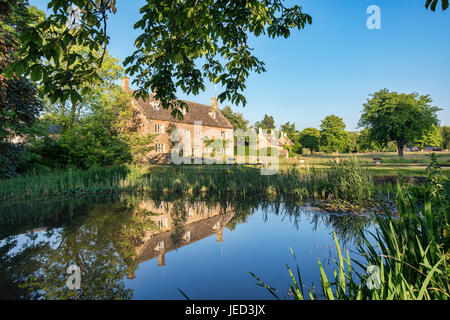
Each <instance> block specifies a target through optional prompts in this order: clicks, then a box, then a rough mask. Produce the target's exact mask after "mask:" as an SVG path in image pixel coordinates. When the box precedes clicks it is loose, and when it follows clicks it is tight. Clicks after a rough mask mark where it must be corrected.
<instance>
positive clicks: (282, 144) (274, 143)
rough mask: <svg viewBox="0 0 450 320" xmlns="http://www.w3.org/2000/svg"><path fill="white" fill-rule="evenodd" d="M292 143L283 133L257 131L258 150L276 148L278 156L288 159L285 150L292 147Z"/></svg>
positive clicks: (287, 153)
mask: <svg viewBox="0 0 450 320" xmlns="http://www.w3.org/2000/svg"><path fill="white" fill-rule="evenodd" d="M293 145H294V143H293V142H292V140H291V139H289V137H288V136H287V134H286V133H285V132H283V131H278V130H270V131H269V130H263V129H261V128H260V129H259V131H258V149H262V148H276V149H278V152H279V155H280V156H284V157H286V158H288V157H289V151H288V150H287V148H289V147H291V146H293Z"/></svg>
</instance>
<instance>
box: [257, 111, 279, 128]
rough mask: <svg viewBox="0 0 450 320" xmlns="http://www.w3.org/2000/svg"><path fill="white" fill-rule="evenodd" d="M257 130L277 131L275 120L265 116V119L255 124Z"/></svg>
mask: <svg viewBox="0 0 450 320" xmlns="http://www.w3.org/2000/svg"><path fill="white" fill-rule="evenodd" d="M255 128H256V129H257V130H259V129H268V130H271V129H275V120H274V119H273V117H272V116H268V115H267V114H265V115H264V119H262V120H261V121H258V122H256V123H255Z"/></svg>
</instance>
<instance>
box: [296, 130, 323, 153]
mask: <svg viewBox="0 0 450 320" xmlns="http://www.w3.org/2000/svg"><path fill="white" fill-rule="evenodd" d="M299 142H300V144H301V145H302V147H304V148H307V149H309V150H310V151H311V154H313V153H314V151H318V150H319V145H320V131H319V130H318V129H316V128H306V129H305V130H303V131H302V132H301V133H300V138H299Z"/></svg>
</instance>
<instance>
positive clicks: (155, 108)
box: [153, 101, 159, 111]
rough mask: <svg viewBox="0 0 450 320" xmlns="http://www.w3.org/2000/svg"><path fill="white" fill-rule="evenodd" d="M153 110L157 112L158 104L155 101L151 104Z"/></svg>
mask: <svg viewBox="0 0 450 320" xmlns="http://www.w3.org/2000/svg"><path fill="white" fill-rule="evenodd" d="M153 110H155V111H159V102H157V101H155V102H153Z"/></svg>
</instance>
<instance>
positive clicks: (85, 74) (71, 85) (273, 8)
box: [8, 0, 312, 117]
mask: <svg viewBox="0 0 450 320" xmlns="http://www.w3.org/2000/svg"><path fill="white" fill-rule="evenodd" d="M48 8H49V9H52V12H51V14H50V15H49V16H48V17H46V18H45V20H43V21H42V22H40V23H38V24H37V25H30V24H27V23H25V24H24V25H23V27H24V28H23V30H21V32H20V39H21V41H20V42H21V45H20V51H19V53H18V60H17V61H16V62H15V63H14V64H13V65H12V66H11V67H10V68H9V69H8V74H9V75H12V74H16V75H17V76H31V77H32V79H33V80H35V81H40V82H41V85H42V93H43V94H45V95H46V96H47V97H48V98H50V100H51V102H53V103H54V102H57V101H59V102H61V103H64V102H65V101H67V100H70V101H71V102H72V103H75V102H76V101H80V100H81V96H80V95H79V89H80V88H81V87H82V86H83V84H84V83H85V82H91V81H96V80H98V79H99V78H100V77H99V74H98V72H97V71H98V69H99V68H100V66H101V65H102V63H103V60H104V57H105V55H106V50H107V46H108V44H109V36H108V32H107V27H108V25H107V22H108V17H109V16H110V15H111V14H115V13H116V11H117V9H116V0H73V1H63V0H50V1H49V3H48ZM141 14H142V16H141V19H140V20H139V21H137V22H136V23H135V25H134V27H135V28H136V29H141V30H142V34H141V35H140V36H139V37H138V38H137V39H136V47H137V50H136V51H135V52H134V53H133V55H131V56H130V57H128V58H127V59H126V60H125V61H124V63H125V65H126V66H127V67H128V68H127V72H128V73H129V74H131V75H135V80H134V82H135V83H136V84H137V85H138V87H139V90H138V91H137V92H136V95H137V96H138V97H145V96H146V95H147V94H148V91H149V90H151V91H153V92H154V93H155V94H156V99H158V100H160V101H161V102H162V105H163V107H164V108H169V107H172V111H173V112H172V115H173V116H174V117H182V110H180V108H179V107H178V106H175V104H176V103H175V100H174V99H175V98H176V90H177V88H179V89H181V90H182V91H183V92H185V93H188V94H191V93H193V94H197V93H199V92H200V91H201V90H204V89H205V86H204V81H205V80H206V79H208V80H209V81H211V82H214V83H220V84H221V85H222V87H223V88H224V92H222V93H221V94H220V95H219V99H220V101H221V102H223V101H224V100H225V99H228V100H230V101H232V103H236V104H238V103H242V104H245V103H246V100H245V98H244V96H243V95H242V93H241V92H242V91H243V90H244V89H245V81H246V79H247V77H248V75H249V74H250V72H256V73H260V72H263V71H265V68H264V62H263V61H261V60H260V59H258V58H257V57H256V56H254V55H253V53H252V48H251V47H250V45H249V43H248V38H249V35H254V36H260V35H263V34H266V35H267V36H269V37H270V38H275V37H280V36H282V37H285V38H287V37H289V36H290V34H291V31H292V29H303V28H305V27H306V25H308V24H311V23H312V19H311V17H310V16H309V15H307V14H305V13H303V11H302V9H301V7H300V6H297V5H294V6H292V7H287V6H285V5H284V4H283V1H281V0H252V1H246V2H236V1H230V0H223V1H213V0H202V1H197V0H188V1H181V0H174V1H171V2H168V1H160V0H147V1H146V3H145V5H144V6H143V7H142V8H141ZM75 45H79V46H83V47H85V48H89V49H90V50H91V51H97V52H100V53H101V54H100V55H99V56H94V55H92V54H87V55H84V56H83V55H81V54H80V53H79V52H77V51H76V50H74V47H75Z"/></svg>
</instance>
